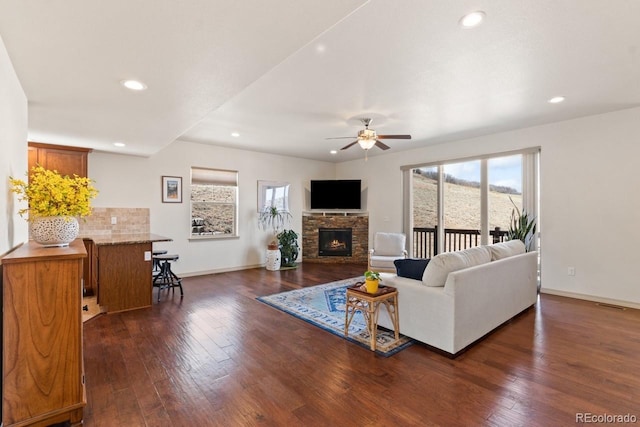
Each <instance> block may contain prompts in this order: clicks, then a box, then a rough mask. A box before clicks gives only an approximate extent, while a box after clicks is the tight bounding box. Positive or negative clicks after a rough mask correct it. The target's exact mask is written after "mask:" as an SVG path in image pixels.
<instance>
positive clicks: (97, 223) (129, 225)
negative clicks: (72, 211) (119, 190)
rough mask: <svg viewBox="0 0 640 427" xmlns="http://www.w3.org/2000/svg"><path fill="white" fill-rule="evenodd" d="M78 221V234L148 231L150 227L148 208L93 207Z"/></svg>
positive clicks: (94, 234)
mask: <svg viewBox="0 0 640 427" xmlns="http://www.w3.org/2000/svg"><path fill="white" fill-rule="evenodd" d="M113 218H115V224H112V219H113ZM78 223H79V224H80V235H93V236H96V235H109V234H136V233H149V232H150V229H151V226H150V224H149V209H148V208H93V213H92V214H91V215H90V216H88V217H85V218H82V219H79V220H78Z"/></svg>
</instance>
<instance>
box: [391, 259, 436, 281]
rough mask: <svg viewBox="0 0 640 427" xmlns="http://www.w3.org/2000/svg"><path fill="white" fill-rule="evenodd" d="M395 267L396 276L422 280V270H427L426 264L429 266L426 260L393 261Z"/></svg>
mask: <svg viewBox="0 0 640 427" xmlns="http://www.w3.org/2000/svg"><path fill="white" fill-rule="evenodd" d="M393 263H394V264H395V266H396V274H397V275H398V276H400V277H406V278H409V279H415V280H422V274H423V273H424V269H425V268H427V264H429V260H428V259H423V258H419V259H417V258H416V259H413V258H406V259H397V260H395V261H393Z"/></svg>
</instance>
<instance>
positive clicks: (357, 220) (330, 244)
mask: <svg viewBox="0 0 640 427" xmlns="http://www.w3.org/2000/svg"><path fill="white" fill-rule="evenodd" d="M368 250H369V216H368V215H367V214H366V213H344V212H340V213H326V212H325V213H305V214H304V215H303V217H302V260H303V262H318V263H347V262H353V263H366V262H367V254H368Z"/></svg>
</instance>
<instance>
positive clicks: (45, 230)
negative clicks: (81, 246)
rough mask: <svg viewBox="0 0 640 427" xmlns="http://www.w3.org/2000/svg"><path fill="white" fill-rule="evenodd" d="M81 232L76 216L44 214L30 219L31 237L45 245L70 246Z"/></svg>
mask: <svg viewBox="0 0 640 427" xmlns="http://www.w3.org/2000/svg"><path fill="white" fill-rule="evenodd" d="M79 232H80V225H79V224H78V220H77V219H76V218H74V217H63V216H42V217H36V218H33V219H31V220H30V221H29V234H30V235H31V238H32V239H33V240H34V241H35V242H36V243H40V244H41V245H43V246H44V247H54V246H69V243H71V242H73V241H74V240H75V238H76V237H78V233H79Z"/></svg>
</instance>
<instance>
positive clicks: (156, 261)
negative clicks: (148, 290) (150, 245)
mask: <svg viewBox="0 0 640 427" xmlns="http://www.w3.org/2000/svg"><path fill="white" fill-rule="evenodd" d="M152 253H153V258H152V260H153V269H152V270H151V275H152V276H153V277H154V278H155V277H156V276H157V275H158V274H160V260H159V259H156V255H164V254H166V253H167V250H166V249H155V250H154V251H153V252H152Z"/></svg>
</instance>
